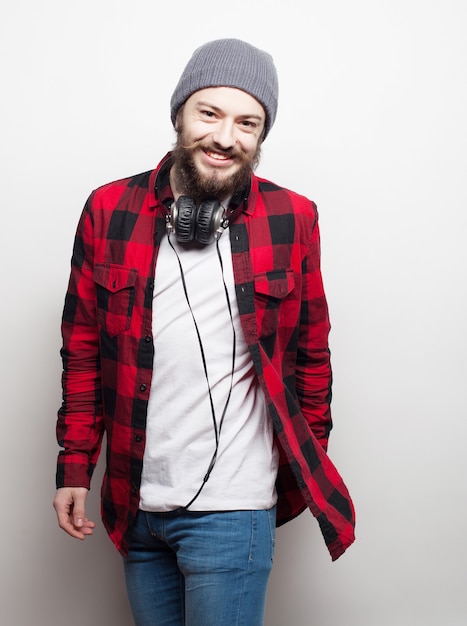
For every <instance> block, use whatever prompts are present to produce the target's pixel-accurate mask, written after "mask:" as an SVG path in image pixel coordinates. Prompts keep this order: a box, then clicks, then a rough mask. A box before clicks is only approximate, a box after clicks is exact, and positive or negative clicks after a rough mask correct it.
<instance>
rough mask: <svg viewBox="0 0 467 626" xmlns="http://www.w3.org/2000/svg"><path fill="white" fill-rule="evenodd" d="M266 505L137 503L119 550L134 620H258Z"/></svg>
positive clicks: (143, 625)
mask: <svg viewBox="0 0 467 626" xmlns="http://www.w3.org/2000/svg"><path fill="white" fill-rule="evenodd" d="M275 515H276V511H275V508H273V509H270V510H269V511H225V512H201V513H200V512H192V511H187V510H185V509H178V510H177V511H172V512H170V513H147V512H144V511H140V512H139V513H138V515H137V518H136V523H135V525H134V527H133V528H132V531H131V535H130V541H129V553H128V556H127V557H125V558H124V560H123V562H124V571H125V580H126V585H127V591H128V599H129V602H130V607H131V611H132V613H133V618H134V620H135V624H136V626H262V624H263V619H264V608H265V600H266V589H267V583H268V578H269V574H270V571H271V567H272V559H273V554H274V536H275Z"/></svg>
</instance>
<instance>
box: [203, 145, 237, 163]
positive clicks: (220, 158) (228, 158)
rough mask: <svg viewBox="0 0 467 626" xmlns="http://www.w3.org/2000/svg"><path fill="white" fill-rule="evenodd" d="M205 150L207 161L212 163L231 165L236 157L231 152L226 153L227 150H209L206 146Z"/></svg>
mask: <svg viewBox="0 0 467 626" xmlns="http://www.w3.org/2000/svg"><path fill="white" fill-rule="evenodd" d="M203 152H204V154H205V156H206V161H207V162H208V163H210V164H211V165H221V166H227V165H231V164H232V163H233V161H234V157H233V156H232V155H231V154H226V153H225V152H219V151H217V150H209V149H206V148H205V149H204V150H203Z"/></svg>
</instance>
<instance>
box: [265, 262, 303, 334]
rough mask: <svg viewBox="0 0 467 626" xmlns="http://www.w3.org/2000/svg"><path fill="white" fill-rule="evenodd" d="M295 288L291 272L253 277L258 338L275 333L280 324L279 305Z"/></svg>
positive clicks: (277, 272) (274, 272)
mask: <svg viewBox="0 0 467 626" xmlns="http://www.w3.org/2000/svg"><path fill="white" fill-rule="evenodd" d="M294 287H295V280H294V273H293V271H292V270H289V269H284V270H274V271H271V272H265V273H264V274H257V275H256V276H255V301H256V307H255V308H256V312H257V321H258V330H259V333H260V336H262V337H268V336H270V335H272V334H274V333H276V332H277V329H278V327H279V326H280V324H281V323H282V322H281V315H285V314H286V313H285V311H284V313H282V312H281V304H282V303H283V302H284V299H285V298H287V296H289V295H290V294H291V292H292V291H293V289H294Z"/></svg>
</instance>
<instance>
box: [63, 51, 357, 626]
mask: <svg viewBox="0 0 467 626" xmlns="http://www.w3.org/2000/svg"><path fill="white" fill-rule="evenodd" d="M277 98H278V83H277V75H276V70H275V67H274V64H273V61H272V58H271V57H270V55H269V54H267V53H265V52H263V51H261V50H258V49H257V48H255V47H253V46H251V45H250V44H248V43H245V42H243V41H239V40H236V39H225V40H218V41H213V42H209V43H208V44H206V45H204V46H202V47H200V48H199V49H198V50H196V51H195V53H194V54H193V56H192V58H191V60H190V61H189V63H188V65H187V67H186V68H185V70H184V72H183V74H182V77H181V79H180V81H179V83H178V85H177V87H176V89H175V92H174V94H173V96H172V99H171V117H172V122H173V124H174V126H175V129H176V132H177V142H176V145H175V148H174V150H173V151H172V152H171V153H169V154H168V155H166V157H164V158H163V160H162V161H161V163H160V164H159V165H158V166H157V168H156V169H155V170H153V171H150V172H146V173H144V174H141V175H138V176H133V177H131V178H128V179H125V180H120V181H117V182H114V183H111V184H108V185H105V186H104V187H101V188H99V189H97V190H96V191H94V192H93V193H92V194H91V196H90V198H89V199H88V202H87V203H86V206H85V208H84V211H83V214H82V217H81V220H80V223H79V226H78V231H77V236H76V241H75V246H74V252H73V258H72V270H71V278H70V284H69V288H68V293H67V297H66V301H65V308H64V314H63V325H62V330H63V348H62V357H63V363H64V373H63V390H64V395H63V397H64V401H63V405H62V407H61V409H60V411H59V414H58V423H57V436H58V441H59V444H60V445H61V446H62V448H63V450H62V451H61V452H60V454H59V459H58V470H57V487H58V490H57V494H56V497H55V501H54V506H55V509H56V512H57V516H58V521H59V525H60V526H61V527H62V528H63V529H64V530H65V531H66V532H68V533H69V534H70V535H71V536H73V537H77V538H79V539H84V538H85V537H86V536H88V535H91V534H92V532H93V528H94V522H92V521H90V520H88V519H87V517H86V512H85V500H86V494H87V490H88V488H89V486H90V479H91V476H92V473H93V469H94V467H95V464H96V461H97V458H98V454H99V449H100V445H101V441H102V437H103V434H104V432H105V433H106V437H107V467H106V473H105V477H104V484H103V487H102V516H103V522H104V525H105V527H106V529H107V531H108V533H109V535H110V537H111V539H112V541H113V542H114V544H115V545H116V547H117V548H118V550H119V551H120V552H121V554H122V555H123V561H124V568H125V576H126V583H127V589H128V596H129V600H130V605H131V609H132V612H133V616H134V619H135V623H136V624H137V625H138V626H147V625H150V624H151V625H157V626H159V625H161V624H164V625H181V624H187V625H190V626H199V625H202V626H210V625H221V624H222V626H234V625H245V626H256V625H260V624H262V623H263V615H264V604H265V597H266V587H267V581H268V577H269V573H270V569H271V565H272V558H273V547H274V528H275V526H276V524H277V525H280V524H283V523H285V522H287V521H288V520H290V519H292V518H294V517H295V516H296V515H298V514H299V513H300V512H301V511H303V509H304V508H306V507H308V508H309V509H310V510H311V512H312V513H313V514H314V515H315V517H316V518H317V520H318V522H319V525H320V527H321V530H322V533H323V535H324V539H325V541H326V544H327V546H328V549H329V551H330V553H331V556H332V558H333V559H336V558H338V557H339V556H340V555H341V554H342V553H343V552H344V550H345V549H346V548H347V547H348V546H349V545H350V544H351V543H352V541H353V539H354V534H353V527H354V513H353V506H352V502H351V500H350V497H349V495H348V492H347V489H346V487H345V486H344V484H343V482H342V479H341V478H340V476H339V474H338V472H337V471H336V469H335V467H334V466H333V464H332V463H331V461H330V459H329V457H328V456H327V454H326V447H327V439H328V435H329V431H330V429H331V416H330V408H329V403H330V399H331V369H330V361H329V350H328V341H327V338H328V332H329V320H328V311H327V305H326V300H325V295H324V291H323V286H322V281H321V274H320V269H319V262H320V259H319V231H318V224H317V212H316V206H315V205H314V204H313V203H312V202H310V201H309V200H307V199H306V198H304V197H302V196H299V195H297V194H295V193H293V192H291V191H289V190H286V189H283V188H281V187H279V186H277V185H275V184H273V183H271V182H268V181H266V180H264V179H260V178H258V177H256V176H255V175H254V174H253V170H254V168H255V166H256V165H257V163H258V160H259V153H260V147H261V145H262V142H263V141H264V139H265V138H266V137H267V135H268V133H269V131H270V130H271V127H272V125H273V124H274V120H275V117H276V112H277Z"/></svg>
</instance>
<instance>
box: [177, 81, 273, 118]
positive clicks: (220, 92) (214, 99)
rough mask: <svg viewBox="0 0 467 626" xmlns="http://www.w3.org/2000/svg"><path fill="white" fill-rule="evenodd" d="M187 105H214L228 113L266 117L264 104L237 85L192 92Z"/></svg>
mask: <svg viewBox="0 0 467 626" xmlns="http://www.w3.org/2000/svg"><path fill="white" fill-rule="evenodd" d="M185 106H186V107H188V108H197V107H199V106H212V107H213V108H216V109H220V110H221V111H224V112H226V113H229V112H232V113H235V114H236V115H244V116H247V117H248V116H256V117H260V118H261V119H262V120H264V119H265V118H266V112H265V110H264V108H263V106H262V105H261V104H260V103H259V102H258V100H256V98H254V97H253V96H251V95H250V94H249V93H246V91H242V90H241V89H236V88H235V87H207V88H206V89H200V90H199V91H195V93H193V94H191V96H190V97H189V98H188V99H187V101H186V103H185Z"/></svg>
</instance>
